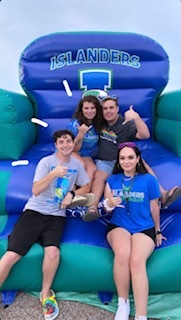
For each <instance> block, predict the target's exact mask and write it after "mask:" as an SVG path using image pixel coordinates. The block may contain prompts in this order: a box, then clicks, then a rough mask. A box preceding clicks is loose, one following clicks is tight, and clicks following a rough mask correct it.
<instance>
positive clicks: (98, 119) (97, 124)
mask: <svg viewBox="0 0 181 320" xmlns="http://www.w3.org/2000/svg"><path fill="white" fill-rule="evenodd" d="M84 102H92V103H93V104H94V106H95V108H96V111H97V113H96V116H95V117H94V119H93V121H92V125H93V126H94V128H95V129H96V131H97V132H98V133H99V132H100V131H101V129H102V127H103V124H104V118H103V113H102V106H101V104H100V101H99V100H98V99H97V98H96V97H95V96H91V95H90V96H85V97H84V98H82V99H81V100H80V101H79V104H78V106H77V108H76V110H75V112H74V114H73V118H75V119H77V120H78V121H79V122H80V125H81V124H83V123H85V124H86V125H89V124H88V121H87V119H86V118H85V117H84V115H83V112H82V108H83V104H84Z"/></svg>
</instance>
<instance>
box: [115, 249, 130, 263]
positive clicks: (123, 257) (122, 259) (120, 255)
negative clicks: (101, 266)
mask: <svg viewBox="0 0 181 320" xmlns="http://www.w3.org/2000/svg"><path fill="white" fill-rule="evenodd" d="M114 261H115V262H116V263H117V264H119V265H120V266H124V265H126V266H127V265H129V261H130V255H129V253H128V252H126V251H124V250H119V251H117V252H116V253H115V257H114Z"/></svg>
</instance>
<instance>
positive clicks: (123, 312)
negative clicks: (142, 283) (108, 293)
mask: <svg viewBox="0 0 181 320" xmlns="http://www.w3.org/2000/svg"><path fill="white" fill-rule="evenodd" d="M129 314H130V303H129V299H127V300H126V301H125V299H123V298H118V308H117V311H116V315H115V318H114V320H129Z"/></svg>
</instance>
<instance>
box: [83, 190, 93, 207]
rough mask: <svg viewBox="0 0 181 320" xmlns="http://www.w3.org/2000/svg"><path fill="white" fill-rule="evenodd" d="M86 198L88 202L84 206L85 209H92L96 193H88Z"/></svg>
mask: <svg viewBox="0 0 181 320" xmlns="http://www.w3.org/2000/svg"><path fill="white" fill-rule="evenodd" d="M84 197H85V198H86V199H87V202H86V203H85V204H84V206H85V207H90V206H91V205H92V204H93V203H94V201H95V195H94V193H91V192H90V193H86V194H85V195H84Z"/></svg>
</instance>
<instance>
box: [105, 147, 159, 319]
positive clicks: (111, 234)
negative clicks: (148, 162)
mask: <svg viewBox="0 0 181 320" xmlns="http://www.w3.org/2000/svg"><path fill="white" fill-rule="evenodd" d="M118 149H119V151H118V156H117V160H116V163H115V166H114V169H113V174H112V175H111V176H110V177H109V178H108V179H107V182H106V186H105V194H104V195H105V200H104V208H105V210H106V211H108V212H111V211H112V216H111V219H110V224H109V225H108V232H107V240H108V242H109V244H110V246H111V248H112V250H113V252H114V267H113V272H114V281H115V284H116V288H117V293H118V309H117V312H116V315H115V318H114V319H115V320H128V319H129V313H130V305H129V299H128V296H129V288H130V280H131V281H132V288H133V294H134V301H135V313H136V314H135V320H147V316H146V314H147V300H148V292H149V289H148V277H147V271H146V261H147V259H148V258H149V257H150V255H151V254H152V252H153V250H154V248H155V243H156V245H157V246H159V245H161V243H162V240H163V239H165V238H164V237H163V236H162V234H161V231H160V211H159V205H158V200H159V197H160V190H159V185H158V182H157V180H156V178H155V177H154V176H153V175H151V174H149V173H147V171H146V168H145V167H144V164H143V162H142V159H141V157H140V151H139V149H138V148H137V147H136V144H135V143H134V142H125V143H121V144H120V145H119V146H118Z"/></svg>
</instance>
